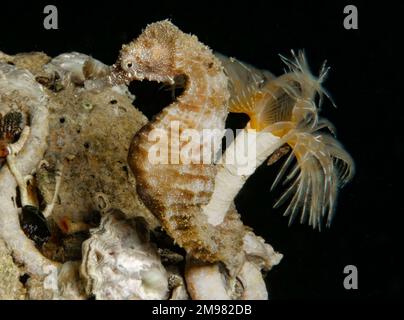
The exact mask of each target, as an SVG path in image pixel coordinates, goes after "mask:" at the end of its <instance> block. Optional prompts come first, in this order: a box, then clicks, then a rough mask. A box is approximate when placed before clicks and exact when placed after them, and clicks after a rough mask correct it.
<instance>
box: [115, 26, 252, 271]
mask: <svg viewBox="0 0 404 320" xmlns="http://www.w3.org/2000/svg"><path fill="white" fill-rule="evenodd" d="M178 76H185V77H186V79H187V81H186V85H185V89H184V92H183V94H182V95H181V96H179V97H178V98H177V99H176V101H174V102H173V103H172V104H170V105H169V106H167V107H166V108H164V109H163V110H162V111H161V112H160V113H159V114H157V115H155V116H154V118H153V119H152V120H151V121H150V122H149V123H148V124H146V125H145V126H144V127H143V128H142V129H141V130H140V131H139V132H138V133H137V134H136V135H135V137H134V139H133V141H132V143H131V146H130V150H129V155H128V163H129V166H130V168H131V170H132V171H133V172H134V175H135V177H136V182H137V191H138V193H139V195H140V197H141V199H142V201H143V202H144V203H145V205H146V206H147V207H148V208H149V209H150V211H151V212H152V213H154V214H155V215H156V216H157V217H158V218H159V219H160V221H161V223H162V226H163V228H164V229H165V230H166V231H167V233H168V234H169V235H170V236H171V237H172V238H173V239H174V240H175V242H176V243H177V244H179V245H180V246H181V247H183V248H184V249H185V250H186V251H187V253H188V254H190V255H191V256H192V257H194V258H197V259H199V260H202V261H205V262H212V263H213V262H219V261H220V262H223V263H224V264H225V266H226V267H227V268H228V269H229V271H230V272H232V271H231V270H233V271H234V270H237V268H240V267H241V265H242V261H243V259H244V257H243V255H244V253H243V252H242V250H241V248H242V241H243V240H242V238H243V235H244V232H245V229H244V226H243V224H242V223H241V221H240V219H239V215H238V213H237V211H236V210H235V207H234V206H231V207H230V209H229V211H228V214H227V215H226V219H225V220H224V222H223V223H222V224H220V225H218V226H213V225H211V224H209V223H208V222H207V217H206V215H205V214H204V212H203V209H202V207H203V206H204V205H206V204H207V203H208V202H209V200H210V198H211V195H212V192H213V189H214V181H215V175H216V171H217V168H216V166H215V165H214V163H213V158H214V157H213V155H214V154H216V153H217V152H218V151H219V148H220V141H221V139H222V137H223V135H224V126H225V119H226V117H227V114H228V110H227V105H228V99H229V91H228V82H227V77H226V75H225V74H224V71H223V67H222V65H221V62H220V61H219V60H218V59H217V58H216V57H215V56H214V55H213V53H212V51H211V50H210V49H209V48H208V47H207V46H205V45H203V44H202V43H200V42H199V41H198V38H197V37H196V36H193V35H188V34H185V33H183V32H182V31H180V30H179V29H178V28H177V27H176V26H174V25H173V24H172V23H171V22H169V21H167V20H165V21H161V22H157V23H153V24H150V25H148V26H147V27H146V29H145V30H144V31H143V33H142V34H141V35H140V36H139V37H138V38H137V39H135V40H134V41H133V42H131V43H130V44H128V45H124V46H123V47H122V50H121V51H120V55H119V58H118V61H117V63H116V64H115V65H114V66H113V71H112V74H111V76H110V81H112V82H115V83H120V82H126V83H128V82H130V81H133V80H144V79H146V80H149V81H157V82H163V83H168V84H173V83H174V78H175V77H178ZM176 122H178V126H179V133H181V132H184V130H186V129H193V130H196V131H197V132H198V133H200V134H201V135H202V132H203V130H204V129H216V130H217V131H216V133H215V134H214V137H213V139H214V140H215V141H214V142H213V148H212V150H209V151H207V150H206V148H207V145H206V143H205V144H204V143H203V141H201V142H200V144H199V146H198V149H199V150H203V152H205V153H206V152H208V153H209V155H210V156H212V158H211V159H212V161H211V162H210V163H195V162H194V163H192V162H191V163H187V161H184V159H177V160H179V162H178V163H174V162H172V161H171V163H168V164H155V163H152V162H151V161H150V160H149V158H148V155H149V151H150V150H151V148H152V147H153V145H154V144H155V143H156V142H153V141H150V139H149V138H150V133H151V132H153V130H166V132H167V135H168V141H172V139H173V141H174V140H176V141H178V139H179V134H178V133H173V132H170V131H169V128H170V127H171V125H172V124H173V123H176ZM219 132H220V133H219ZM217 142H219V143H217ZM181 146H182V145H180V147H181ZM215 146H218V147H219V148H218V147H215ZM170 147H171V146H170ZM176 152H177V151H176V150H174V148H170V150H169V159H172V157H171V156H172V155H173V156H174V158H176V156H177V155H178V154H176ZM186 160H189V159H186ZM234 272H236V271H234Z"/></svg>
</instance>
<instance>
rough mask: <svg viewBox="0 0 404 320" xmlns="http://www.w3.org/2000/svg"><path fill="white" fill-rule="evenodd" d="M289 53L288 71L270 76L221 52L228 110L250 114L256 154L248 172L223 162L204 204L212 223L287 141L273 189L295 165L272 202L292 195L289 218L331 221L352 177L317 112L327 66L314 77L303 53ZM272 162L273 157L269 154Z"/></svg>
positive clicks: (347, 162) (348, 159)
mask: <svg viewBox="0 0 404 320" xmlns="http://www.w3.org/2000/svg"><path fill="white" fill-rule="evenodd" d="M292 54H293V59H292V60H289V59H286V58H284V57H282V60H283V61H284V63H285V64H286V65H287V67H288V69H289V70H288V71H287V72H286V73H285V74H284V75H282V76H280V77H278V78H275V79H271V78H270V74H269V73H266V74H264V73H263V72H257V71H256V69H254V68H252V67H249V66H248V65H245V64H243V63H241V62H238V61H237V60H234V59H229V58H226V57H224V56H220V58H221V60H222V61H223V63H224V66H225V68H226V73H227V74H228V75H229V78H230V86H231V92H232V95H231V98H230V106H229V110H230V112H239V113H245V114H247V115H248V116H249V118H250V122H249V123H248V124H247V127H246V130H248V129H254V130H253V131H252V132H251V133H248V134H252V135H255V139H254V140H253V142H254V144H255V146H256V148H257V150H256V153H257V156H256V162H255V163H253V167H252V168H250V169H251V170H250V173H249V174H247V175H236V174H235V173H234V172H235V171H236V169H237V166H235V165H227V164H226V165H224V166H222V168H221V170H219V172H218V175H217V176H216V183H215V191H214V194H213V196H212V199H211V201H210V203H209V204H208V205H207V206H206V207H205V213H206V214H207V215H208V216H209V217H210V220H211V221H212V223H214V224H218V223H220V222H221V221H222V219H223V218H224V217H225V215H226V210H227V208H228V207H229V206H230V204H231V203H232V201H233V199H234V197H235V196H236V194H237V193H238V192H239V190H240V189H241V187H242V186H243V184H244V183H245V181H246V180H247V178H248V177H249V176H250V175H251V174H252V173H253V172H254V171H255V169H256V168H257V167H258V166H259V165H261V164H262V163H263V162H264V161H265V160H266V159H267V158H268V157H270V156H271V155H272V154H273V153H274V152H275V151H276V150H279V148H280V147H281V146H282V145H284V144H285V143H286V144H287V145H289V146H290V147H291V148H292V152H291V153H290V155H289V157H288V158H287V160H286V162H285V164H284V165H283V167H282V168H281V170H280V172H279V173H278V175H277V177H276V179H275V181H274V182H273V185H272V189H273V188H275V187H276V186H277V185H278V183H279V182H281V181H282V179H283V177H284V175H285V173H286V171H287V170H288V168H289V167H290V165H291V163H292V161H293V159H294V158H296V160H297V163H296V165H295V166H294V167H293V168H292V170H291V171H290V173H289V174H288V175H287V177H286V179H284V180H283V184H287V183H291V184H290V186H289V187H288V189H287V190H286V191H285V193H284V194H283V195H282V197H281V198H280V199H279V201H278V202H277V203H276V204H275V207H276V206H279V205H281V204H282V203H284V202H285V201H286V200H287V199H289V198H291V200H290V203H289V205H288V206H287V208H286V211H285V215H290V222H292V221H293V219H294V218H295V217H296V215H297V214H298V213H299V212H301V219H300V220H301V222H305V221H307V219H308V223H309V225H311V226H313V228H316V227H318V228H321V224H322V220H323V219H326V220H327V225H328V226H329V225H330V223H331V220H332V217H333V213H334V210H335V203H336V197H337V192H338V188H339V187H342V186H343V185H344V184H345V183H346V182H348V181H349V180H350V179H351V178H352V176H353V173H354V162H353V160H352V158H351V156H350V155H349V154H348V153H347V152H346V151H345V150H344V148H343V147H342V145H341V144H340V143H339V142H338V141H337V140H336V139H335V137H334V134H335V129H334V127H333V125H332V124H331V123H330V122H329V121H328V120H326V119H322V118H320V117H319V116H318V113H319V108H318V107H317V105H316V102H315V98H316V96H317V95H319V97H320V101H319V104H320V105H321V102H322V99H323V96H324V95H325V96H327V97H328V98H330V96H329V95H328V93H327V91H326V90H325V89H324V88H323V86H322V83H323V81H324V79H325V77H326V75H327V72H328V69H327V68H326V67H325V64H324V65H323V67H322V69H321V71H320V75H319V76H318V77H315V76H314V75H313V74H312V73H311V72H310V70H309V67H308V64H307V61H306V59H305V56H304V54H303V52H300V53H299V55H295V53H294V52H293V51H292ZM247 75H249V76H247ZM330 100H331V98H330ZM323 128H328V129H329V130H330V131H331V133H332V134H333V135H330V134H326V133H323V132H321V131H320V130H321V129H323ZM239 140H240V138H239V137H237V138H236V139H235V141H234V142H233V145H235V146H237V144H238V143H242V142H240V141H239ZM231 152H234V151H233V146H230V148H228V150H226V152H225V154H224V155H223V156H224V157H226V156H227V155H228V153H231ZM270 161H271V162H273V159H270ZM229 181H231V184H229ZM229 185H230V187H229ZM272 189H271V190H272Z"/></svg>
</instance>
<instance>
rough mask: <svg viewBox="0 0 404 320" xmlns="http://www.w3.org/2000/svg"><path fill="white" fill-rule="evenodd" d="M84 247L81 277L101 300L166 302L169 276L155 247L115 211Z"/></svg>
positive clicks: (91, 292) (103, 220)
mask: <svg viewBox="0 0 404 320" xmlns="http://www.w3.org/2000/svg"><path fill="white" fill-rule="evenodd" d="M91 233H92V236H91V238H90V239H88V240H86V241H85V242H84V243H83V262H82V265H81V275H82V277H83V279H84V281H85V289H86V292H87V294H93V295H95V297H96V298H97V299H102V300H104V299H142V300H143V299H147V300H149V299H166V298H167V297H168V274H167V272H166V270H165V269H164V267H163V265H162V264H161V262H160V257H159V255H158V253H157V250H156V248H155V246H153V245H152V244H151V243H150V242H148V241H144V240H142V235H140V234H139V233H138V232H137V231H136V227H135V226H134V225H133V223H128V220H124V219H121V218H120V217H119V215H117V214H116V212H114V211H110V212H108V213H107V214H106V215H105V216H104V217H102V219H101V224H100V226H99V227H98V228H96V229H93V230H92V231H91Z"/></svg>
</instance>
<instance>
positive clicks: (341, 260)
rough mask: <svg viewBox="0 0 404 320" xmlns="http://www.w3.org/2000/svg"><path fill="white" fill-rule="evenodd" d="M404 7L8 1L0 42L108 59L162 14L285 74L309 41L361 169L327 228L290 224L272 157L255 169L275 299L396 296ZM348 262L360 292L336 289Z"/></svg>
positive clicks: (251, 212) (250, 188)
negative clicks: (272, 259)
mask: <svg viewBox="0 0 404 320" xmlns="http://www.w3.org/2000/svg"><path fill="white" fill-rule="evenodd" d="M45 4H55V5H56V6H57V8H58V11H59V29H58V30H45V29H44V27H43V19H44V17H45V15H44V14H43V8H44V6H45ZM348 4H354V5H356V6H357V8H358V12H359V30H345V29H344V27H343V19H344V17H345V16H344V14H343V8H344V7H345V5H348ZM403 9H404V6H403V5H397V4H396V5H393V4H389V3H387V2H384V1H383V2H375V3H374V4H370V3H362V2H359V1H335V2H334V1H333V2H331V1H322V2H320V1H313V2H311V1H295V2H290V1H268V0H267V1H243V2H242V3H240V4H237V3H234V2H228V3H224V2H219V1H216V2H206V1H197V2H194V1H188V2H186V3H180V2H177V1H167V2H163V3H161V2H156V1H153V0H149V1H131V2H119V1H110V2H107V3H96V2H94V1H93V2H89V3H84V2H65V3H63V4H62V3H60V4H59V3H55V2H53V3H51V2H48V3H40V2H36V3H31V2H26V3H24V2H20V1H18V2H17V1H14V2H12V3H10V2H3V3H2V4H1V7H0V11H1V15H0V16H1V18H0V50H1V51H3V52H6V53H8V54H15V53H18V52H26V51H44V52H46V53H47V54H49V55H51V56H54V55H57V54H60V53H63V52H68V51H79V52H83V53H86V54H90V55H92V56H94V57H95V58H97V59H99V60H101V61H103V62H104V63H107V64H112V63H113V62H115V59H116V57H117V54H118V52H119V49H120V47H121V45H122V44H123V43H127V42H129V41H130V40H132V39H133V38H135V37H136V36H137V35H138V34H139V33H140V32H141V30H142V28H144V27H145V26H146V25H147V24H148V23H151V22H155V21H158V20H161V19H166V18H169V19H171V20H172V21H173V23H175V24H176V25H177V26H178V27H179V28H180V29H182V30H183V31H185V32H187V33H193V34H195V35H197V36H198V37H199V39H200V40H201V41H202V42H203V43H205V44H207V45H209V46H210V47H211V48H212V49H214V50H216V51H219V52H221V53H223V54H226V55H229V56H234V57H237V58H238V59H240V60H242V61H246V62H249V63H251V64H253V65H255V66H257V67H260V68H265V69H268V70H270V71H271V72H273V73H275V74H280V73H281V72H282V71H283V65H282V64H281V62H280V59H279V57H278V54H279V53H281V54H284V55H285V54H286V55H287V54H288V53H289V51H290V49H295V50H297V49H301V48H304V49H305V50H306V54H307V58H308V61H309V63H310V65H311V66H312V69H313V70H317V69H318V68H319V67H320V65H321V63H322V61H323V60H325V59H327V60H328V64H329V65H330V66H331V68H332V69H331V71H330V75H329V77H328V79H327V81H326V82H325V87H326V88H327V89H328V90H329V91H330V93H331V94H332V97H333V98H334V100H335V102H336V104H337V105H338V108H337V109H334V108H333V107H332V106H331V104H330V103H326V104H325V105H324V106H323V111H322V115H323V116H325V117H327V118H329V119H330V120H331V121H332V122H333V123H334V124H335V125H336V127H337V130H338V138H339V140H340V141H341V142H342V143H343V144H344V145H345V147H346V149H347V150H348V151H349V152H350V153H351V154H352V156H353V158H354V159H355V162H356V168H357V172H356V175H355V178H354V180H353V181H352V182H351V183H350V184H349V185H348V186H346V187H345V188H344V189H343V190H342V191H341V192H340V196H339V202H338V207H337V213H336V217H335V219H334V222H333V225H332V226H331V228H330V229H327V230H324V231H322V232H318V231H313V230H311V228H310V227H308V226H307V225H300V224H298V223H295V224H293V225H292V226H291V227H288V219H287V218H285V217H282V214H281V211H280V210H273V209H272V204H273V203H274V201H275V199H276V197H277V195H278V196H279V194H277V193H276V192H275V194H272V193H270V192H269V188H270V185H271V181H272V179H273V177H274V174H275V172H276V166H275V167H273V168H267V167H261V168H259V169H258V171H257V173H256V174H255V175H254V176H253V177H252V178H251V179H250V180H249V181H248V182H247V184H246V185H245V188H244V189H243V190H242V192H241V193H240V194H239V196H238V198H237V201H236V203H237V206H238V209H239V211H240V212H241V214H242V218H243V221H244V222H245V223H246V224H247V225H250V226H252V227H253V228H254V230H255V231H256V233H257V234H259V235H261V236H263V237H264V238H265V239H266V240H267V241H268V242H269V243H271V244H272V245H273V247H274V248H275V249H276V250H278V251H280V252H282V253H283V254H284V259H283V260H282V262H281V264H280V265H279V266H277V267H276V268H274V269H273V270H272V271H271V272H270V273H269V274H268V277H267V280H268V285H269V289H270V296H271V298H273V299H289V298H305V299H310V298H320V299H328V298H342V299H358V298H359V299H361V298H391V297H398V296H399V295H401V294H402V291H403V279H402V274H401V272H402V267H401V266H400V263H399V260H398V259H399V257H400V256H401V254H402V248H401V244H402V241H401V228H402V225H401V224H400V218H401V215H402V214H403V213H404V207H403V202H401V201H400V200H401V197H403V195H401V194H400V193H401V192H400V191H401V190H402V188H401V184H399V182H400V181H399V176H400V175H401V172H402V160H401V159H402V157H403V149H404V148H403V133H402V130H403V128H402V127H403V125H404V122H403V114H402V110H401V108H402V104H403V103H402V102H403V98H402V90H403V89H402V83H403V81H402V78H401V76H402V72H400V71H399V69H400V68H401V66H400V64H402V57H401V54H400V52H399V51H398V49H397V48H398V44H399V43H400V42H402V39H403V36H402V34H401V33H402V32H401V30H400V29H402V24H401V22H402V12H403ZM395 46H396V48H395ZM143 89H144V88H143ZM132 90H133V91H134V92H135V94H137V95H138V96H139V99H138V101H137V102H136V106H138V107H139V108H140V109H141V110H142V111H144V112H145V113H146V114H150V111H148V110H147V108H146V107H145V106H147V102H144V103H143V102H142V101H143V100H145V101H146V100H147V99H144V94H143V97H142V92H141V90H142V89H139V87H136V84H134V85H133V88H132ZM137 90H138V91H137ZM139 90H140V91H139ZM145 90H146V89H145ZM146 92H147V90H146ZM400 162H401V163H400ZM349 264H353V265H355V266H357V268H358V272H359V289H358V290H345V289H344V287H343V279H344V276H345V275H344V274H343V269H344V267H345V266H346V265H349ZM308 307H309V306H308Z"/></svg>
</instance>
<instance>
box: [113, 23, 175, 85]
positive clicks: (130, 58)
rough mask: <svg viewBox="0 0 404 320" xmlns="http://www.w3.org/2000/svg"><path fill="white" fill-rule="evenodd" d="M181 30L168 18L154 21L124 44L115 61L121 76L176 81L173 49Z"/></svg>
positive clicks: (127, 78)
mask: <svg viewBox="0 0 404 320" xmlns="http://www.w3.org/2000/svg"><path fill="white" fill-rule="evenodd" d="M181 35H182V32H181V31H180V30H179V29H178V28H177V27H176V26H174V25H173V24H172V23H171V22H169V21H168V20H164V21H160V22H156V23H152V24H150V25H148V26H147V27H146V29H145V30H144V31H143V33H142V34H141V35H140V36H139V37H138V38H136V39H135V40H134V41H132V42H131V43H129V44H127V45H123V47H122V50H121V51H120V54H119V58H118V61H117V63H116V64H115V65H114V69H115V72H114V73H115V76H116V77H117V78H118V80H119V79H120V80H123V81H125V82H130V81H132V80H143V79H146V80H149V81H157V82H165V83H171V84H173V83H174V77H175V76H176V72H175V70H174V56H175V54H174V52H175V45H176V40H177V38H178V37H179V36H181Z"/></svg>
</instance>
